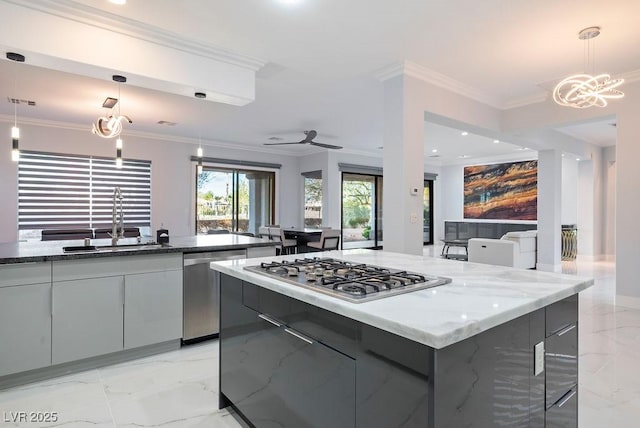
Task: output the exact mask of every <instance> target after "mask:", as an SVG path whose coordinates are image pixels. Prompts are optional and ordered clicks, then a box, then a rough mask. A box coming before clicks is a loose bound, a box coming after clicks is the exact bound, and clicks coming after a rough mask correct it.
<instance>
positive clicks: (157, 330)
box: [124, 270, 182, 349]
mask: <svg viewBox="0 0 640 428" xmlns="http://www.w3.org/2000/svg"><path fill="white" fill-rule="evenodd" d="M124 301H125V305H124V348H125V349H131V348H137V347H139V346H145V345H150V344H153V343H161V342H166V341H168V340H172V339H180V337H182V271H181V270H173V271H167V272H152V273H141V274H133V275H126V276H125V277H124Z"/></svg>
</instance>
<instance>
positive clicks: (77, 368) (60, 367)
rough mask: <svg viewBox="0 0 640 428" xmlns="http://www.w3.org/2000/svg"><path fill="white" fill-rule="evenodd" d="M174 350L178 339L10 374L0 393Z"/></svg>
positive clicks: (1, 381) (1, 379)
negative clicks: (28, 384)
mask: <svg viewBox="0 0 640 428" xmlns="http://www.w3.org/2000/svg"><path fill="white" fill-rule="evenodd" d="M176 349H180V339H176V340H170V341H168V342H163V343H158V344H154V345H147V346H142V347H140V348H135V349H126V350H123V351H118V352H114V353H112V354H107V355H100V356H98V357H91V358H86V359H84V360H79V361H72V362H69V363H63V364H56V365H54V366H49V367H43V368H40V369H35V370H29V371H26V372H20V373H15V374H10V375H7V376H3V377H0V391H1V390H3V389H7V388H12V387H14V386H19V385H24V384H27V383H32V382H38V381H42V380H47V379H52V378H55V377H58V376H64V375H68V374H72V373H78V372H82V371H86V370H91V369H95V368H98V367H104V366H109V365H112V364H117V363H122V362H125V361H131V360H136V359H138V358H143V357H149V356H151V355H155V354H160V353H163V352H168V351H175V350H176Z"/></svg>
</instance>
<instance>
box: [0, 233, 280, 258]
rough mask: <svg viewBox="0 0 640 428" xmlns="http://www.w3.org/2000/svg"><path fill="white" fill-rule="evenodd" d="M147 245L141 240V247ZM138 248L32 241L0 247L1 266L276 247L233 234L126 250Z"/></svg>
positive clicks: (105, 241)
mask: <svg viewBox="0 0 640 428" xmlns="http://www.w3.org/2000/svg"><path fill="white" fill-rule="evenodd" d="M146 242H148V239H146V240H145V239H143V240H142V242H141V244H140V245H143V244H145V243H146ZM134 244H137V240H136V238H124V239H120V240H119V242H118V245H120V247H115V248H112V249H108V248H102V249H101V250H100V251H83V252H73V253H65V252H63V251H62V247H67V246H82V245H84V241H83V240H82V239H76V240H70V241H33V242H15V243H9V244H0V265H2V264H9V263H29V262H42V261H48V260H73V259H86V258H96V257H113V256H125V255H126V256H130V255H139V254H161V253H194V252H207V251H224V250H236V249H244V248H250V247H268V246H273V245H275V244H276V243H275V242H273V241H269V240H266V239H262V238H252V237H250V236H244V235H236V234H234V233H229V234H222V235H194V236H177V237H174V236H172V237H170V241H169V244H168V245H163V246H159V245H152V246H148V247H144V246H143V247H138V246H135V247H126V245H134ZM91 245H95V246H98V247H106V246H109V245H111V239H92V240H91Z"/></svg>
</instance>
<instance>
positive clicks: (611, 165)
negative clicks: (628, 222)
mask: <svg viewBox="0 0 640 428" xmlns="http://www.w3.org/2000/svg"><path fill="white" fill-rule="evenodd" d="M602 161H603V162H604V165H603V174H604V197H603V199H602V200H603V202H605V207H606V208H605V212H604V219H603V223H604V243H603V253H604V254H605V255H606V256H607V258H613V256H615V253H616V227H615V225H616V148H615V146H611V147H607V148H605V149H604V150H603V157H602Z"/></svg>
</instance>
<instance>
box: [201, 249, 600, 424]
mask: <svg viewBox="0 0 640 428" xmlns="http://www.w3.org/2000/svg"><path fill="white" fill-rule="evenodd" d="M331 256H332V257H335V258H343V259H346V260H351V261H354V262H359V263H369V264H376V265H379V266H387V267H390V268H399V269H407V270H411V271H413V272H423V273H430V274H435V275H439V276H448V277H450V278H452V280H453V281H452V282H451V284H448V285H444V286H441V287H438V288H434V289H427V290H419V291H414V292H411V293H406V294H402V295H398V296H391V297H387V298H384V299H380V300H375V301H370V302H366V303H360V304H357V303H350V302H346V301H342V300H339V299H336V298H335V297H332V296H326V295H323V294H320V293H318V292H316V291H313V290H308V289H304V288H302V287H297V286H295V285H288V284H286V283H283V282H281V281H278V280H276V279H272V278H268V277H265V276H261V275H258V274H255V273H252V272H249V271H246V270H244V269H243V267H244V266H250V265H255V264H258V263H259V262H260V261H262V260H260V259H257V260H247V261H236V262H221V263H212V264H211V267H212V269H216V270H219V271H220V272H222V280H221V314H220V317H221V331H220V360H219V364H220V399H219V405H220V407H225V406H229V405H232V406H234V407H235V408H236V409H237V410H238V411H239V414H240V415H241V416H242V417H243V418H244V419H245V420H246V421H248V422H249V423H250V424H252V425H254V426H256V427H260V428H262V427H296V428H300V427H332V428H334V427H335V428H338V427H362V428H364V427H366V428H374V427H384V428H388V427H456V428H458V427H497V426H512V427H545V426H546V427H577V425H578V423H577V391H578V390H577V385H578V335H577V332H578V295H577V293H578V292H579V291H581V290H582V289H584V288H586V287H588V286H589V285H591V284H592V283H593V282H592V280H590V279H584V278H577V277H572V276H566V275H559V274H551V273H545V272H535V271H524V270H517V269H511V268H502V267H496V266H487V265H478V264H471V263H462V262H456V261H448V260H437V259H429V258H422V257H415V256H405V255H399V254H393V253H385V252H375V253H369V252H366V251H361V250H358V251H345V252H334V253H332V254H331ZM286 258H287V257H280V258H278V260H281V259H286ZM290 258H292V257H290ZM264 261H267V259H265V260H264Z"/></svg>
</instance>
